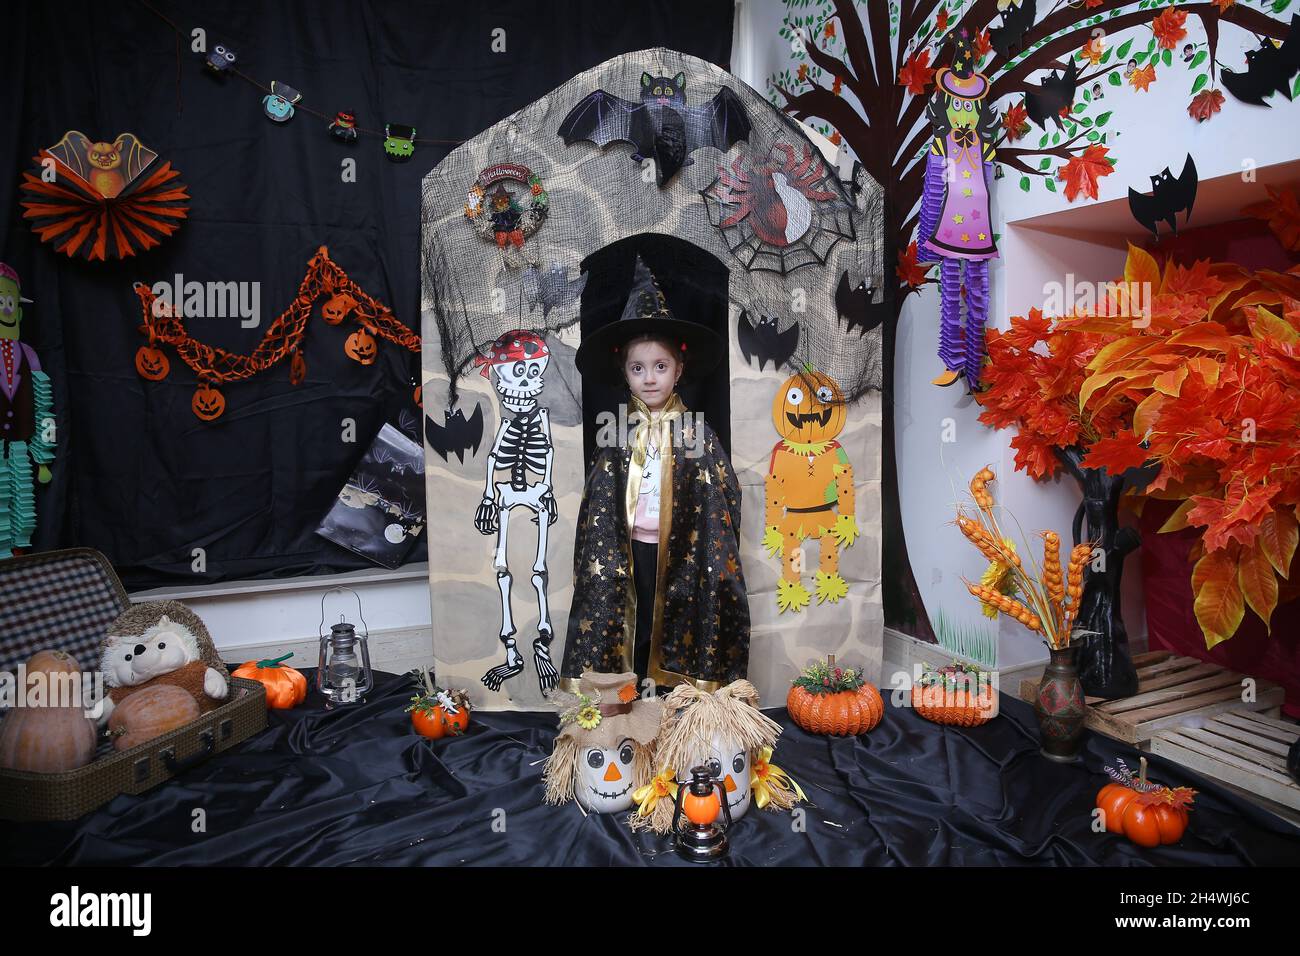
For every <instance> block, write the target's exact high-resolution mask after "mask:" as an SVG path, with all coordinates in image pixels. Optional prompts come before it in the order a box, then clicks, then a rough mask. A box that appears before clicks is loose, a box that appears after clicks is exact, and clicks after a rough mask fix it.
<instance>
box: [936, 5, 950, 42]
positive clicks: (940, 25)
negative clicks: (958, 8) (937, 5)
mask: <svg viewBox="0 0 1300 956" xmlns="http://www.w3.org/2000/svg"><path fill="white" fill-rule="evenodd" d="M947 29H948V11H947V10H940V11H939V15H938V16H937V17H935V18H934V33H935V36H938V35H939V34H940V33H942V32H943V31H944V30H947Z"/></svg>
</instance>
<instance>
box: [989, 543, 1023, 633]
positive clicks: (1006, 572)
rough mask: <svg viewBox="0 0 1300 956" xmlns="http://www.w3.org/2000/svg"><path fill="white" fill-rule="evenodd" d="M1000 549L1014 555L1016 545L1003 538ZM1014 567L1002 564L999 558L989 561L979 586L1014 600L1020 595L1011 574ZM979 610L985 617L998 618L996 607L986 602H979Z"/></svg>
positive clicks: (1013, 576)
mask: <svg viewBox="0 0 1300 956" xmlns="http://www.w3.org/2000/svg"><path fill="white" fill-rule="evenodd" d="M1002 548H1003V550H1004V551H1007V552H1010V553H1013V554H1014V553H1015V550H1016V543H1015V542H1014V541H1012V540H1011V539H1010V538H1003V539H1002ZM1014 567H1015V565H1013V564H1011V563H1009V562H1008V563H1003V561H1002V558H1001V557H1000V556H999V557H996V558H994V559H993V560H991V561H989V566H988V567H987V568H985V569H984V573H983V574H981V575H980V584H981V585H983V586H984V587H986V588H989V589H990V590H993V591H997V592H998V593H999V594H1004V595H1006V596H1007V597H1009V598H1014V597H1015V596H1016V595H1017V594H1019V593H1020V592H1019V589H1018V588H1017V587H1016V578H1015V575H1014V574H1012V573H1011V572H1012V569H1013V568H1014ZM980 610H982V611H983V612H984V616H985V617H989V618H997V616H998V609H997V607H996V606H995V605H992V604H989V603H988V602H987V601H980Z"/></svg>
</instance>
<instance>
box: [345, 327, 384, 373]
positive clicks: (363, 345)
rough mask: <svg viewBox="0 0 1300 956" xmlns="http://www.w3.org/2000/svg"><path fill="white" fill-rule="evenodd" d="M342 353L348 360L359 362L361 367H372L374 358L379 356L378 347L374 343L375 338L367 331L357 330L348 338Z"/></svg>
mask: <svg viewBox="0 0 1300 956" xmlns="http://www.w3.org/2000/svg"><path fill="white" fill-rule="evenodd" d="M343 351H344V352H345V353H347V356H348V358H350V359H353V360H354V361H357V362H360V363H361V364H362V365H373V364H374V362H375V358H376V356H378V354H379V347H378V345H377V344H376V343H375V337H374V336H373V335H371V334H370V332H369V331H367V330H366V329H357V330H356V331H355V332H353V333H352V334H351V335H349V336H348V341H347V344H346V345H344V347H343Z"/></svg>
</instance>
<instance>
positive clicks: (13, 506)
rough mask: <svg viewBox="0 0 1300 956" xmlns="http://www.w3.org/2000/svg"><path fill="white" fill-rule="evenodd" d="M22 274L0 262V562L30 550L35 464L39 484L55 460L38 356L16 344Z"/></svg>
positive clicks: (45, 380)
mask: <svg viewBox="0 0 1300 956" xmlns="http://www.w3.org/2000/svg"><path fill="white" fill-rule="evenodd" d="M30 301H31V300H30V299H24V298H23V297H22V284H21V283H20V282H19V280H18V273H17V272H15V271H14V270H13V269H12V268H11V267H10V266H8V265H5V264H4V263H3V262H0V558H8V557H11V556H12V555H13V553H14V549H15V548H28V547H31V543H32V538H31V536H32V530H33V529H34V528H35V527H36V499H35V496H34V495H33V493H32V464H33V463H35V465H36V477H37V480H38V481H40V483H41V484H46V483H48V482H49V480H50V467H49V466H50V462H52V461H53V460H54V435H53V428H52V427H51V426H52V425H53V423H54V401H53V399H52V397H51V392H50V379H49V376H48V375H46V374H45V373H44V372H42V371H41V363H40V361H39V360H38V359H37V358H36V352H35V351H34V350H33V349H32V347H31V346H29V345H24V344H23V343H22V342H19V341H18V331H19V328H20V326H21V325H22V321H23V306H22V303H24V302H30Z"/></svg>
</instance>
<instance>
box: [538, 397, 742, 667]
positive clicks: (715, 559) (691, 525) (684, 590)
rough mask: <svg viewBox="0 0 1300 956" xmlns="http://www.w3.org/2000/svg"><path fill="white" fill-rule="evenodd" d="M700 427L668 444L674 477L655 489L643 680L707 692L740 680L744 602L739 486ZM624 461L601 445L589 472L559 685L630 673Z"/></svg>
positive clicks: (623, 454)
mask: <svg viewBox="0 0 1300 956" xmlns="http://www.w3.org/2000/svg"><path fill="white" fill-rule="evenodd" d="M700 426H701V427H702V428H703V433H702V437H701V440H700V441H699V442H698V444H696V445H695V446H694V447H692V448H687V447H683V445H684V444H685V443H681V442H674V443H673V454H672V476H671V481H668V480H667V478H668V476H667V475H665V480H664V484H663V490H662V491H661V498H660V527H659V567H658V573H657V575H656V600H655V614H654V627H653V633H652V635H651V643H650V673H649V676H650V677H652V678H653V679H654V680H655V681H656V682H657V683H660V684H666V685H670V686H671V685H675V684H679V683H681V682H682V681H683V680H686V681H689V682H690V683H693V684H696V685H697V686H698V687H700V688H701V689H705V690H712V689H717V687H721V686H722V685H725V684H729V683H731V682H732V681H734V680H738V679H740V678H742V677H744V676H745V674H746V671H747V669H748V666H749V601H748V598H747V596H746V592H745V578H744V573H743V571H742V570H741V567H740V549H739V546H738V543H739V538H740V485H739V483H738V482H737V480H736V474H735V472H734V471H732V468H731V463H730V462H729V461H728V460H727V456H726V453H725V452H724V451H723V450H722V445H721V443H720V442H719V441H718V437H717V435H716V434H714V432H713V429H711V428H709V426H708V425H707V424H705V423H703V422H701V423H700ZM631 455H632V453H631V451H630V450H629V449H627V448H617V447H615V448H602V449H600V451H599V452H598V453H597V455H596V458H595V461H594V462H593V465H592V468H591V472H590V474H589V475H588V476H587V484H586V488H585V489H584V491H583V496H582V505H581V507H580V508H579V510H578V525H577V534H576V539H575V542H574V549H573V581H574V586H573V604H572V608H571V610H570V612H569V628H568V639H567V640H566V641H565V644H564V662H563V665H562V666H561V670H560V673H561V676H562V678H563V681H562V683H563V685H564V686H565V687H571V686H576V682H577V679H578V678H579V677H581V675H582V672H583V671H584V670H595V671H601V672H605V673H620V672H623V671H630V670H632V648H633V637H634V635H633V633H632V632H633V630H634V629H635V627H636V590H635V587H634V585H633V583H632V582H633V577H632V551H631V536H630V534H629V532H628V522H627V515H626V511H625V506H624V494H625V490H626V487H627V474H628V469H629V467H631ZM669 488H671V490H672V494H671V503H670V502H669V500H668V498H669V495H668V493H667V492H668V489H669ZM670 506H671V513H670V512H669V510H668V509H669V507H670Z"/></svg>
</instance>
